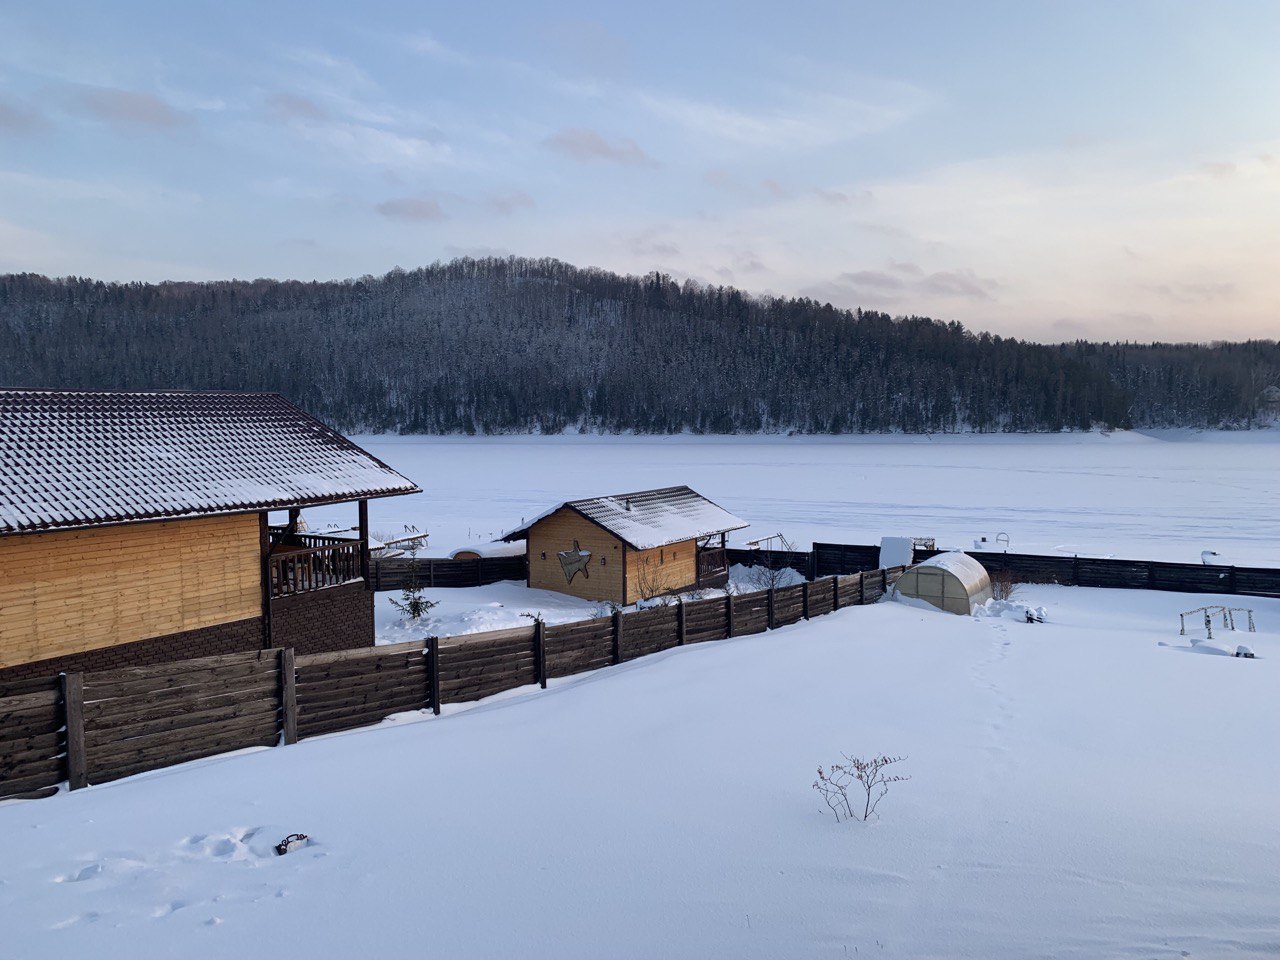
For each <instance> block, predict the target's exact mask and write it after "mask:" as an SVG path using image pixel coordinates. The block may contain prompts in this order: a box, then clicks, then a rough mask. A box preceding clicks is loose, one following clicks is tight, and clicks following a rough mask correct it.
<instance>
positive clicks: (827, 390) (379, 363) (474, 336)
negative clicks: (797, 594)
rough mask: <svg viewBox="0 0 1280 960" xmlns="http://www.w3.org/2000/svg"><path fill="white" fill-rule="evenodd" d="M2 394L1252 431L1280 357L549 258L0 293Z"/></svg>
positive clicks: (824, 428) (450, 423)
mask: <svg viewBox="0 0 1280 960" xmlns="http://www.w3.org/2000/svg"><path fill="white" fill-rule="evenodd" d="M0 337H3V340H4V343H5V349H4V351H3V352H0V382H3V383H5V384H6V385H9V386H22V387H61V388H86V389H88V388H104V389H105V388H116V389H149V388H191V389H233V390H273V391H278V392H281V393H283V394H285V395H286V396H288V397H289V398H290V399H292V400H294V401H296V402H298V403H300V404H301V405H302V406H304V407H305V408H307V409H308V410H310V411H311V412H313V413H315V414H317V415H318V416H320V417H322V418H324V419H326V420H328V421H330V422H331V423H334V424H335V425H337V426H338V427H340V428H342V429H346V430H369V431H402V432H414V433H457V432H460V433H503V432H560V431H562V430H565V429H587V430H600V431H607V432H620V431H636V432H641V433H671V432H679V431H684V430H689V431H694V432H702V433H737V432H758V431H790V430H794V431H798V432H802V433H864V432H882V431H904V432H911V433H918V432H945V431H954V430H962V429H972V430H980V431H1045V430H1060V429H1064V428H1065V429H1075V428H1089V427H1097V426H1102V427H1162V426H1192V427H1220V426H1226V427H1247V426H1252V425H1255V424H1256V423H1258V422H1260V421H1261V420H1264V419H1266V418H1267V416H1268V414H1269V411H1268V410H1267V409H1266V408H1265V406H1264V403H1263V396H1264V393H1265V391H1266V390H1267V388H1268V387H1270V386H1274V385H1276V384H1280V344H1277V342H1276V341H1251V342H1248V343H1236V344H1214V345H1171V344H1157V345H1138V344H1120V343H1102V344H1099V343H1086V342H1076V343H1069V344H1061V345H1051V346H1050V345H1042V344H1033V343H1028V342H1023V341H1019V340H1014V339H1006V338H1001V337H998V336H991V335H989V334H986V333H982V334H975V333H972V332H970V331H968V330H966V329H965V328H964V327H962V326H961V325H960V324H958V323H954V322H953V323H944V322H941V321H938V320H932V319H928V318H924V317H897V318H894V317H890V316H888V315H886V314H883V313H876V312H870V311H862V310H858V311H852V312H851V311H846V310H838V309H835V308H833V307H831V306H830V305H825V304H820V303H817V302H814V301H812V300H803V299H802V300H795V299H792V300H784V299H766V298H753V297H750V296H747V295H746V294H743V293H742V292H740V291H738V290H735V289H732V288H729V287H705V286H700V285H698V284H696V283H693V282H685V283H677V282H676V281H674V280H672V279H671V278H669V277H666V276H663V275H659V274H651V275H649V276H646V277H633V276H619V275H617V274H614V273H610V272H607V271H603V270H597V269H579V268H576V267H573V266H570V265H568V264H564V263H560V262H558V261H555V260H531V259H519V258H508V259H484V260H474V259H460V260H455V261H453V262H451V263H447V264H435V265H433V266H430V267H426V268H423V269H419V270H413V271H403V270H399V269H397V270H394V271H392V272H391V273H389V274H387V275H386V276H383V277H363V278H360V279H358V280H348V281H335V282H324V283H302V282H294V281H275V280H254V281H237V280H232V281H224V282H213V283H163V284H141V283H130V284H113V283H102V282H98V281H94V280H88V279H79V278H66V279H48V278H46V277H42V276H37V275H33V274H20V275H7V276H0Z"/></svg>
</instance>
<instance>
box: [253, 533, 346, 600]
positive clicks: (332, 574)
mask: <svg viewBox="0 0 1280 960" xmlns="http://www.w3.org/2000/svg"><path fill="white" fill-rule="evenodd" d="M316 539H324V540H329V541H332V543H331V544H329V545H325V546H316V547H293V546H285V547H276V548H275V550H274V551H273V552H272V554H271V556H270V557H268V558H267V559H268V565H269V567H270V572H271V596H273V597H287V596H291V595H293V594H295V593H305V592H306V591H308V590H321V589H323V588H324V587H334V586H337V585H338V584H340V583H348V582H349V581H352V580H359V579H360V554H361V552H362V551H363V549H364V541H363V540H337V539H336V538H334V537H323V538H316Z"/></svg>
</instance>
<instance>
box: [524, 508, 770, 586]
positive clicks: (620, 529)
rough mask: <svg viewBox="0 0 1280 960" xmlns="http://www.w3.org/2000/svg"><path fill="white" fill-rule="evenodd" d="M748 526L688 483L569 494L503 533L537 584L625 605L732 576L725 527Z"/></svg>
mask: <svg viewBox="0 0 1280 960" xmlns="http://www.w3.org/2000/svg"><path fill="white" fill-rule="evenodd" d="M745 526H747V523H746V521H744V520H740V519H738V518H737V517H735V516H734V515H733V514H731V513H729V512H728V511H727V510H724V509H723V508H721V507H719V506H717V505H716V504H714V503H712V502H711V501H710V500H708V499H707V498H706V497H703V496H702V495H700V494H698V493H695V492H694V491H693V490H690V489H689V488H688V487H683V486H681V487H665V488H663V489H660V490H642V491H640V492H638V493H620V494H616V495H614V496H610V497H590V498H588V499H584V500H569V501H567V502H565V503H562V504H559V505H558V506H555V507H552V508H551V509H550V510H548V511H547V512H545V513H543V514H542V515H541V516H539V517H537V518H535V519H534V520H533V521H532V522H531V523H527V524H525V525H524V526H522V527H520V528H519V529H518V530H513V531H511V532H510V533H508V534H507V535H506V536H505V537H503V539H504V540H506V541H517V540H525V541H526V542H527V544H526V552H527V555H528V561H529V580H528V583H529V586H530V587H535V588H538V589H542V590H555V591H557V592H559V593H568V594H572V595H573V596H575V597H582V598H583V599H587V600H600V601H604V602H609V603H617V604H620V605H623V606H626V605H628V604H632V603H635V602H636V601H638V600H647V599H649V598H650V597H655V596H659V595H661V594H668V593H677V592H679V591H682V590H694V589H698V588H700V587H721V586H724V584H725V583H726V582H727V581H728V578H729V567H728V563H727V562H726V559H725V550H724V546H725V534H727V533H728V532H729V531H732V530H740V529H742V528H743V527H745Z"/></svg>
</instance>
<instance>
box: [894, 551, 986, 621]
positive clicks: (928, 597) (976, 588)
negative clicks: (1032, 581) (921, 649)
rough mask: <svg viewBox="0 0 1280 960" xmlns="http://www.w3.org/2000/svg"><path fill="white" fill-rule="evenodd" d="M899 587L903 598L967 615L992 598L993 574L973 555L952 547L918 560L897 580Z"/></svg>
mask: <svg viewBox="0 0 1280 960" xmlns="http://www.w3.org/2000/svg"><path fill="white" fill-rule="evenodd" d="M896 589H897V591H898V593H900V594H902V596H904V597H914V598H916V599H919V600H924V601H925V602H926V603H931V604H933V605H934V606H935V607H937V608H938V609H939V610H945V611H947V612H948V613H959V614H963V615H965V616H968V615H969V614H970V613H972V612H973V606H974V604H981V603H986V602H987V601H988V600H990V599H991V577H989V576H988V575H987V569H986V567H984V566H983V565H982V564H980V563H979V562H978V561H977V560H975V559H973V557H971V556H969V555H968V554H967V553H962V552H961V551H959V550H953V551H951V552H950V553H940V554H938V555H937V556H935V557H930V558H929V559H928V560H924V561H922V562H920V563H917V564H916V565H915V566H914V567H912V568H911V569H909V570H908V571H907V572H906V573H904V574H903V575H902V576H901V577H900V578H899V579H898V583H897V586H896Z"/></svg>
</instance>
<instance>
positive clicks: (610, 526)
mask: <svg viewBox="0 0 1280 960" xmlns="http://www.w3.org/2000/svg"><path fill="white" fill-rule="evenodd" d="M566 507H567V508H569V509H570V510H574V511H576V512H578V513H580V514H582V515H583V516H584V517H586V518H587V519H588V520H590V521H591V522H592V523H595V524H596V525H598V526H600V527H603V528H604V529H605V530H608V531H609V532H610V533H612V534H613V535H614V536H615V537H617V538H618V539H619V540H622V541H623V542H624V543H626V544H628V545H629V546H631V547H633V548H634V549H636V550H652V549H653V548H654V547H665V546H667V545H668V544H671V543H680V542H682V541H684V540H693V539H696V538H698V537H709V536H711V535H712V534H716V533H728V532H729V531H730V530H741V529H742V528H743V527H746V526H749V524H748V523H747V522H746V521H745V520H741V519H739V518H738V517H735V516H734V515H733V514H731V513H730V512H729V511H728V510H725V509H724V508H723V507H721V506H719V505H717V504H715V503H712V502H711V501H710V500H708V499H707V498H706V497H704V496H702V495H701V494H700V493H696V492H695V491H693V490H690V489H689V488H688V487H684V486H680V487H663V488H661V489H659V490H641V491H639V492H637V493H618V494H614V495H613V496H609V497H588V498H586V499H584V500H567V501H565V502H564V503H560V504H556V506H554V507H552V508H551V509H550V510H547V511H546V512H544V513H541V514H539V515H538V516H536V517H534V518H533V519H532V520H531V521H529V522H528V523H526V524H525V525H524V526H522V527H520V528H519V529H517V530H512V531H511V532H510V533H508V534H506V535H504V536H503V538H502V539H503V540H524V539H525V538H527V537H528V535H529V529H530V528H531V527H532V526H533V525H534V524H535V523H537V522H538V521H539V520H544V519H546V518H547V517H549V516H551V514H553V513H555V512H556V511H557V510H562V509H564V508H566Z"/></svg>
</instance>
